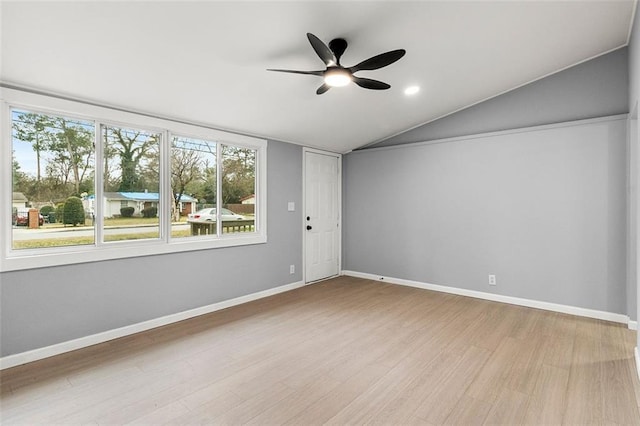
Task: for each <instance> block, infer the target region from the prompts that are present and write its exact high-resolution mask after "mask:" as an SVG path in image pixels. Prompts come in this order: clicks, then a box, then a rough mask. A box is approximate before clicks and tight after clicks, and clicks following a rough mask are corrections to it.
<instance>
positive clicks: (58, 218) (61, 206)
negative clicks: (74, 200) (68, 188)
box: [55, 203, 64, 223]
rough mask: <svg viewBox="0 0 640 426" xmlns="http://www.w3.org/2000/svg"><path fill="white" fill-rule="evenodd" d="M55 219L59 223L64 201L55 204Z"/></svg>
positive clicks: (62, 217)
mask: <svg viewBox="0 0 640 426" xmlns="http://www.w3.org/2000/svg"><path fill="white" fill-rule="evenodd" d="M55 216H56V221H57V222H59V223H62V220H63V219H64V203H58V204H56V214H55Z"/></svg>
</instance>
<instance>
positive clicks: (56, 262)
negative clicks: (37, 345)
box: [0, 234, 267, 272]
mask: <svg viewBox="0 0 640 426" xmlns="http://www.w3.org/2000/svg"><path fill="white" fill-rule="evenodd" d="M266 242H267V237H266V235H260V234H252V235H247V236H238V235H233V236H231V235H230V236H226V237H225V236H222V237H220V238H215V239H213V238H207V237H202V238H187V239H185V240H184V241H180V240H174V241H172V242H170V243H167V242H165V241H161V240H153V241H138V242H135V243H132V242H127V243H126V244H120V243H113V244H105V245H102V246H99V247H98V246H73V247H64V248H57V249H56V250H55V252H51V253H46V252H45V251H43V250H42V249H37V250H20V251H17V252H12V253H11V254H9V255H8V256H7V257H5V258H4V259H2V263H0V272H8V271H19V270H25V269H36V268H46V267H51V266H62V265H73V264H78V263H87V262H100V261H105V260H116V259H126V258H133V257H141V256H154V255H159V254H170V253H182V252H189V251H196V250H209V249H218V248H224V247H239V246H245V245H254V244H264V243H266Z"/></svg>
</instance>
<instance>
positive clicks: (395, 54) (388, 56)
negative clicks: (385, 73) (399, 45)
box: [349, 49, 407, 73]
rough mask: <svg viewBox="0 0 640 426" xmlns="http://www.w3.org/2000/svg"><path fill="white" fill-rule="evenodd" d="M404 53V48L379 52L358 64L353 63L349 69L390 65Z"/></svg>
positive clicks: (368, 68) (369, 68)
mask: <svg viewBox="0 0 640 426" xmlns="http://www.w3.org/2000/svg"><path fill="white" fill-rule="evenodd" d="M405 53H407V51H406V50H404V49H398V50H392V51H391V52H386V53H381V54H379V55H376V56H374V57H373V58H369V59H366V60H364V61H362V62H360V63H359V64H358V65H354V66H352V67H351V68H349V71H351V72H352V73H354V72H356V71H363V70H364V71H371V70H377V69H378V68H382V67H386V66H387V65H391V64H392V63H394V62H395V61H397V60H398V59H400V58H402V57H403V56H404V55H405Z"/></svg>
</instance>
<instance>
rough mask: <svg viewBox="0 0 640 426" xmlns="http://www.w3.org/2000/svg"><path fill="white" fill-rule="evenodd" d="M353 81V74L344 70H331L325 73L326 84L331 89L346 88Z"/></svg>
mask: <svg viewBox="0 0 640 426" xmlns="http://www.w3.org/2000/svg"><path fill="white" fill-rule="evenodd" d="M351 81H352V77H351V73H350V72H349V71H347V70H346V69H343V68H336V69H329V70H327V71H326V72H325V73H324V82H325V83H326V84H327V85H328V86H331V87H342V86H346V85H347V84H349V83H351Z"/></svg>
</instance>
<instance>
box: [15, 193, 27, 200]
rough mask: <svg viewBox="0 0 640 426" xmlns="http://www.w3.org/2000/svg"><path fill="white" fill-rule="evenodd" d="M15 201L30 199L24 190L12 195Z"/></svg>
mask: <svg viewBox="0 0 640 426" xmlns="http://www.w3.org/2000/svg"><path fill="white" fill-rule="evenodd" d="M11 199H12V200H13V201H29V199H28V198H27V197H26V196H25V195H24V194H23V193H22V192H14V193H13V194H12V196H11Z"/></svg>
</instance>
